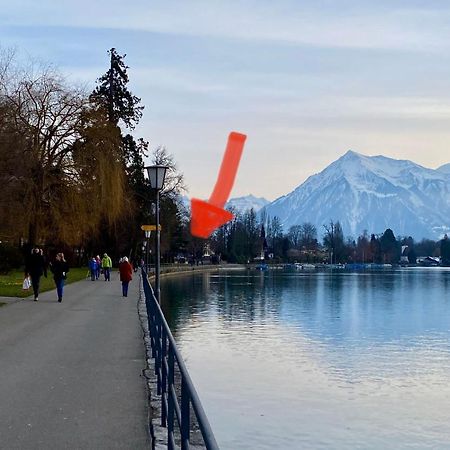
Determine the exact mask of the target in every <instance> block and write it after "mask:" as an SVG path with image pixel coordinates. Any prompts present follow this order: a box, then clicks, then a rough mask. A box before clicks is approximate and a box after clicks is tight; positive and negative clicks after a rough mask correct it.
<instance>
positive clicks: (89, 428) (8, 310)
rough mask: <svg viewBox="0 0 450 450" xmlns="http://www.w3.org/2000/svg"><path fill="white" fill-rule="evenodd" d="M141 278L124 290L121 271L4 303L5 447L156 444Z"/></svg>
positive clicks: (1, 382)
mask: <svg viewBox="0 0 450 450" xmlns="http://www.w3.org/2000/svg"><path fill="white" fill-rule="evenodd" d="M69 275H70V274H69ZM138 285H139V278H138V276H137V275H135V279H134V280H133V281H132V282H131V284H130V292H129V293H128V298H123V297H122V295H121V285H120V282H119V281H118V274H117V273H114V274H113V275H112V281H111V282H105V281H103V280H101V281H100V280H99V281H95V282H92V281H80V282H78V283H74V284H70V285H68V286H66V287H65V292H64V300H63V302H62V303H58V302H57V301H56V291H50V292H46V293H43V294H41V295H40V296H39V301H38V302H33V300H32V298H31V299H30V298H29V299H24V300H19V301H17V302H13V303H11V304H8V305H6V306H3V307H2V308H0V449H8V450H12V449H20V450H26V449H33V450H36V449H39V450H40V449H46V450H52V449H58V450H59V449H96V450H97V449H133V450H134V449H136V450H139V449H144V448H147V449H148V448H150V443H149V439H148V436H147V413H148V411H147V394H146V388H145V379H144V378H143V377H142V376H141V372H142V369H143V368H144V366H145V354H144V345H143V341H142V330H141V326H140V323H139V318H138V313H137V299H138V292H139V289H138V287H139V286H138Z"/></svg>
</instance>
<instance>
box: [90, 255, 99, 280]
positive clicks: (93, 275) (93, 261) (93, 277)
mask: <svg viewBox="0 0 450 450" xmlns="http://www.w3.org/2000/svg"><path fill="white" fill-rule="evenodd" d="M97 268H98V265H97V260H96V259H95V258H94V257H92V258H91V259H90V260H89V271H90V273H91V281H95V280H96V279H97Z"/></svg>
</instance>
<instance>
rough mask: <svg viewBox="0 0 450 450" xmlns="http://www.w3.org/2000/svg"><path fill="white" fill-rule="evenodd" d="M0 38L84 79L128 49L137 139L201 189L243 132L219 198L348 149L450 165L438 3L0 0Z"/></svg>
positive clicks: (275, 188) (449, 82)
mask: <svg viewBox="0 0 450 450" xmlns="http://www.w3.org/2000/svg"><path fill="white" fill-rule="evenodd" d="M0 7H1V9H0V10H1V14H0V47H2V48H11V47H12V48H15V49H16V51H17V53H18V54H19V55H20V57H21V58H32V59H36V60H40V61H45V62H49V63H51V64H53V65H54V66H56V67H57V68H59V70H60V71H61V72H62V73H63V74H65V75H66V76H67V78H68V80H69V81H70V82H74V83H81V84H83V85H84V86H86V89H88V90H91V89H93V88H94V87H95V80H96V78H98V77H99V76H100V75H102V74H103V73H104V72H106V70H107V69H108V55H107V50H108V49H109V48H111V47H115V48H116V49H117V50H118V52H119V53H121V54H124V53H126V54H127V56H126V59H125V61H126V63H127V64H128V66H129V67H130V69H129V76H130V83H129V87H130V89H131V90H132V92H133V93H134V94H135V95H137V96H138V97H140V98H141V99H142V104H143V105H145V110H144V116H143V118H142V120H141V122H140V124H139V126H138V127H137V128H136V130H135V132H134V134H135V136H136V137H143V138H144V139H146V140H148V141H149V142H150V147H151V148H155V147H157V146H159V145H164V146H166V148H167V149H168V151H169V152H170V153H172V154H173V155H174V158H175V160H176V161H177V163H178V167H179V169H180V170H181V171H182V172H183V173H184V175H185V181H186V184H187V187H188V189H189V192H188V195H189V196H191V197H198V198H205V199H206V198H208V197H209V195H210V193H211V191H212V189H213V187H214V183H215V181H216V177H217V173H218V170H219V167H220V164H221V160H222V156H223V152H224V149H225V144H226V140H227V136H228V134H229V132H230V131H238V132H241V133H244V134H246V135H247V136H248V138H247V142H246V145H245V148H244V153H243V156H242V160H241V164H240V167H239V171H238V175H237V177H236V181H235V185H234V188H233V191H232V194H231V196H232V197H237V196H242V195H247V194H250V193H251V194H253V195H255V196H258V197H260V196H263V197H265V198H267V199H268V200H274V199H276V198H277V197H279V196H281V195H284V194H287V193H289V192H290V191H292V190H293V189H294V188H295V187H297V186H298V185H300V184H301V183H302V182H303V181H305V180H306V178H307V177H308V176H310V175H313V174H315V173H318V172H320V171H321V170H322V169H324V168H325V167H326V166H327V165H328V164H330V163H331V162H333V161H334V160H336V159H337V158H339V157H340V156H342V155H343V154H344V153H346V152H347V150H349V149H351V150H354V151H356V152H358V153H362V154H365V155H379V154H382V155H385V156H388V157H392V158H396V159H409V160H412V161H414V162H416V163H418V164H421V165H423V166H425V167H429V168H437V167H439V166H441V165H443V164H446V163H449V162H450V152H449V143H450V2H448V1H435V0H427V1H418V0H407V1H406V0H378V1H376V2H374V1H372V0H370V1H367V0H360V1H347V0H304V1H300V0H297V1H294V0H278V1H276V2H274V1H269V0H247V1H236V0H226V1H225V0H222V1H218V0H205V1H197V0H193V1H190V0H179V1H171V0H165V1H159V0H151V1H150V0H129V1H128V2H124V1H123V0H120V1H119V0H108V1H105V0H90V1H87V0H76V1H74V0H65V1H64V2H62V1H60V2H57V1H53V2H52V1H50V0H40V1H39V2H37V1H35V0H15V1H14V2H13V1H11V0H8V1H6V0H0Z"/></svg>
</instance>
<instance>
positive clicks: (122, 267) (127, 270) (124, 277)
mask: <svg viewBox="0 0 450 450" xmlns="http://www.w3.org/2000/svg"><path fill="white" fill-rule="evenodd" d="M119 272H120V281H121V282H122V296H123V297H128V285H129V283H130V281H131V280H132V279H133V266H132V265H131V264H130V263H129V262H128V258H127V257H126V256H124V257H123V258H122V262H121V263H120V264H119Z"/></svg>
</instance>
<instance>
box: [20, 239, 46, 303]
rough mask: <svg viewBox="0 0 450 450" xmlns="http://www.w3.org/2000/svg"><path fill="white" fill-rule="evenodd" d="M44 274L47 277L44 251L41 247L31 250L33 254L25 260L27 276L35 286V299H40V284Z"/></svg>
mask: <svg viewBox="0 0 450 450" xmlns="http://www.w3.org/2000/svg"><path fill="white" fill-rule="evenodd" d="M42 275H44V276H45V278H47V266H46V264H45V259H44V253H43V251H42V249H39V247H35V248H33V249H32V250H31V254H30V255H29V256H28V258H27V260H26V261H25V277H28V276H29V277H30V278H31V285H32V286H33V294H34V301H35V302H37V301H38V300H39V285H40V282H41V277H42Z"/></svg>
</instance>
